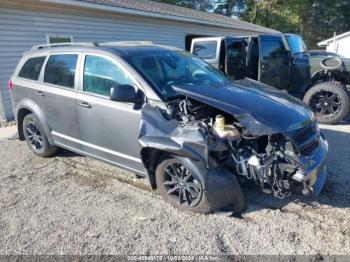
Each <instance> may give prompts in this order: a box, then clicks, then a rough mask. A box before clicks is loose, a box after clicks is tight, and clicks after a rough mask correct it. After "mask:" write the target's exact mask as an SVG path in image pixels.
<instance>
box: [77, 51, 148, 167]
mask: <svg viewBox="0 0 350 262" xmlns="http://www.w3.org/2000/svg"><path fill="white" fill-rule="evenodd" d="M82 63H83V66H82V72H81V75H82V80H81V86H80V89H81V90H80V92H79V93H78V95H77V99H76V103H77V112H78V120H79V127H80V132H81V135H82V143H83V146H84V151H85V152H86V153H87V154H89V155H92V156H94V157H97V158H100V159H102V160H105V161H107V162H111V163H114V164H117V165H119V166H122V167H125V168H127V169H129V170H132V171H135V172H143V170H144V169H143V166H142V163H141V160H140V156H139V152H140V147H139V144H138V135H139V129H140V116H141V109H140V107H139V106H138V107H137V106H135V105H134V104H132V103H122V102H114V101H111V100H110V99H109V94H110V89H111V87H112V86H118V85H132V86H135V87H136V84H135V82H134V81H133V80H132V77H131V76H130V75H129V74H128V73H127V72H126V70H125V69H124V68H123V66H122V64H121V63H119V62H118V61H116V60H115V59H114V58H110V57H107V56H104V55H100V54H85V55H84V56H83V60H82Z"/></svg>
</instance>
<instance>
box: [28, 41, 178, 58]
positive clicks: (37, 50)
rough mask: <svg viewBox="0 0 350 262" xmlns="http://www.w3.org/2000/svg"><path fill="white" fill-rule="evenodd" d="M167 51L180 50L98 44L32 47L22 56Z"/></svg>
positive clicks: (132, 53) (134, 45) (147, 44)
mask: <svg viewBox="0 0 350 262" xmlns="http://www.w3.org/2000/svg"><path fill="white" fill-rule="evenodd" d="M167 50H172V51H176V50H181V49H179V48H176V47H171V46H164V45H156V44H152V43H141V44H137V43H135V44H132V43H131V44H128V43H127V42H120V43H118V42H114V43H100V44H92V43H91V45H88V44H86V43H82V44H81V45H62V46H60V45H53V46H49V45H48V46H38V47H35V46H34V47H33V48H32V49H31V50H29V51H28V52H25V53H24V56H40V55H48V54H52V53H64V52H92V51H100V52H102V53H113V54H116V55H119V56H121V57H127V56H130V55H137V54H142V53H144V52H147V53H149V52H159V51H167Z"/></svg>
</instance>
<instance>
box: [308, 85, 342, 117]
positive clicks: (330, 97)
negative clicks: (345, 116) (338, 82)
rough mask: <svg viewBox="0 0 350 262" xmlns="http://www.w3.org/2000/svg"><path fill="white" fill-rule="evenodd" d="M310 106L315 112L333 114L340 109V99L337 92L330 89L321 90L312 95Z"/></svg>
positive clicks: (326, 114)
mask: <svg viewBox="0 0 350 262" xmlns="http://www.w3.org/2000/svg"><path fill="white" fill-rule="evenodd" d="M311 108H312V109H313V111H314V112H315V113H316V114H319V115H325V116H334V115H336V114H338V113H339V111H340V109H341V100H340V97H339V96H338V94H336V93H334V92H332V91H321V92H318V93H316V94H315V95H314V96H313V97H312V99H311Z"/></svg>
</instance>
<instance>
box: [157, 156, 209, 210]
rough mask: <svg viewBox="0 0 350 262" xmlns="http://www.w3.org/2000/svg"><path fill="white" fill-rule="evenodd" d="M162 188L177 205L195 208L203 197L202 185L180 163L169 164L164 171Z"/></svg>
mask: <svg viewBox="0 0 350 262" xmlns="http://www.w3.org/2000/svg"><path fill="white" fill-rule="evenodd" d="M164 186H165V189H166V192H167V194H168V195H169V196H170V198H171V199H172V200H173V201H174V202H176V203H177V204H179V205H183V206H186V207H194V206H196V205H197V204H198V203H199V202H200V200H201V198H202V195H203V188H202V184H201V183H200V182H199V181H198V180H197V179H196V178H195V177H194V176H193V175H192V174H191V172H190V171H189V170H188V169H187V168H186V167H184V166H183V165H182V164H180V163H177V162H175V163H169V164H168V165H167V166H165V169H164Z"/></svg>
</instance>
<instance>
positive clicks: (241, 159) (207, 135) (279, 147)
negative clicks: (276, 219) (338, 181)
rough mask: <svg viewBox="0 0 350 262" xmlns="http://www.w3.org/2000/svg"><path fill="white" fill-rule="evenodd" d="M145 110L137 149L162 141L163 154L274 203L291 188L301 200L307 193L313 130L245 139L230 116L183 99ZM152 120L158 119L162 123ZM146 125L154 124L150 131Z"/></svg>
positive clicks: (314, 144) (316, 135)
mask: <svg viewBox="0 0 350 262" xmlns="http://www.w3.org/2000/svg"><path fill="white" fill-rule="evenodd" d="M155 108H156V111H157V113H156V112H154V109H155ZM149 110H150V111H153V113H151V112H150V111H148V110H144V115H143V119H142V120H143V124H142V125H141V134H140V143H141V145H142V146H152V143H158V145H157V146H158V147H159V146H160V147H161V145H159V142H156V141H155V140H152V137H153V138H157V139H158V141H159V136H164V137H166V138H164V139H166V140H167V142H166V144H167V145H166V146H165V145H164V144H163V146H165V147H168V151H171V152H173V153H175V154H180V155H182V156H184V157H189V158H194V159H196V160H199V161H203V162H205V163H206V165H207V166H208V167H210V166H213V165H217V166H220V167H224V168H225V169H227V170H229V171H230V172H231V173H232V174H234V175H236V176H237V177H241V178H246V179H248V180H252V181H254V182H255V183H256V184H257V185H258V186H259V187H260V188H261V190H262V191H263V192H265V193H270V194H273V195H274V196H275V197H278V198H285V197H287V196H289V195H290V194H291V192H292V191H293V188H295V186H294V185H295V184H298V185H299V186H300V185H301V190H302V193H303V194H305V195H309V194H311V193H312V191H313V188H312V187H311V184H312V183H311V182H314V181H311V182H310V178H309V176H308V175H307V174H305V172H304V169H305V168H306V167H305V166H307V165H309V164H310V163H308V160H305V159H307V158H308V156H305V155H306V154H308V155H311V154H312V153H313V151H314V150H316V149H317V148H318V146H319V136H320V133H319V130H318V127H317V124H314V125H313V126H310V127H306V128H304V129H305V130H304V129H303V130H299V131H298V132H293V133H289V134H273V135H261V136H257V135H251V134H250V133H249V131H248V130H247V129H246V128H245V127H244V126H243V125H242V124H241V123H240V122H239V121H238V120H237V119H236V118H235V117H234V116H232V115H230V114H228V113H226V112H224V111H221V110H219V109H216V108H214V107H212V106H210V105H207V104H204V103H202V102H199V101H197V100H194V99H191V98H188V97H186V98H185V99H179V100H174V101H171V102H169V103H167V108H161V107H158V106H149ZM147 111H148V113H147ZM154 114H161V117H162V118H163V119H162V121H161V122H160V121H159V116H158V117H155V115H154ZM147 115H148V116H147ZM152 115H153V116H152ZM152 118H153V119H155V118H157V121H152V120H151V119H152ZM152 122H153V123H155V122H157V123H156V124H153V126H152V127H151V125H152V124H151V125H150V123H152ZM142 126H143V127H142ZM160 127H161V128H160ZM159 129H162V131H161V133H162V134H160V131H159ZM157 130H158V131H157ZM147 134H149V136H148V135H147ZM169 134H170V135H169ZM288 135H290V136H289V137H288ZM302 136H304V137H302ZM298 139H299V140H302V141H301V142H300V141H298ZM180 151H181V152H180ZM296 182H300V183H296Z"/></svg>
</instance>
